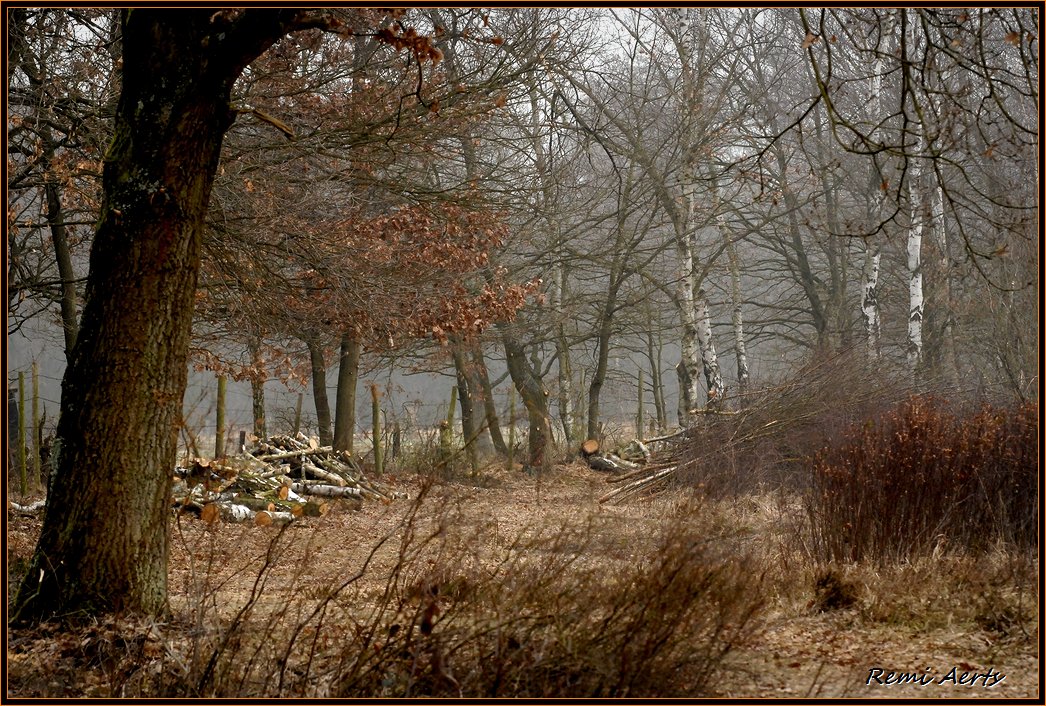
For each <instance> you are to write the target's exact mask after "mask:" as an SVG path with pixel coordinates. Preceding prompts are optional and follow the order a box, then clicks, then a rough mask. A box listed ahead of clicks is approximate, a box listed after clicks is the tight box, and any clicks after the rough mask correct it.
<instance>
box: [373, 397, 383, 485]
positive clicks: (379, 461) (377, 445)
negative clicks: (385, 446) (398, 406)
mask: <svg viewBox="0 0 1046 706" xmlns="http://www.w3.org/2000/svg"><path fill="white" fill-rule="evenodd" d="M380 397H381V393H380V392H378V385H377V383H373V382H372V383H371V384H370V414H371V424H372V427H373V431H372V433H373V435H374V475H376V476H380V475H381V473H382V465H383V463H384V459H383V458H382V453H381V451H382V449H381V405H380V404H379V403H378V399H379V398H380Z"/></svg>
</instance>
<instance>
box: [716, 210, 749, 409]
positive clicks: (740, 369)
mask: <svg viewBox="0 0 1046 706" xmlns="http://www.w3.org/2000/svg"><path fill="white" fill-rule="evenodd" d="M720 229H721V230H722V232H723V245H724V247H725V249H726V258H727V265H728V267H729V268H730V300H731V301H730V303H731V308H730V323H731V324H732V325H733V329H734V357H735V358H736V359H737V391H738V393H739V394H740V395H742V397H743V396H744V395H745V393H747V392H748V351H747V349H746V348H745V326H744V312H743V311H742V309H741V301H742V300H741V262H740V260H739V259H738V257H737V248H736V247H735V246H734V240H733V238H731V237H730V234H729V233H727V231H726V230H725V229H724V228H723V226H722V223H720Z"/></svg>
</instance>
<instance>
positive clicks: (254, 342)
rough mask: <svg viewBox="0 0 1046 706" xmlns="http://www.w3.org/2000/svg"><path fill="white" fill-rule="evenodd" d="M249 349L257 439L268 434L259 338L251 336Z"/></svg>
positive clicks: (263, 437) (252, 414) (252, 403)
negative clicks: (252, 370)
mask: <svg viewBox="0 0 1046 706" xmlns="http://www.w3.org/2000/svg"><path fill="white" fill-rule="evenodd" d="M249 349H250V353H251V364H252V368H253V369H254V374H252V375H251V416H252V417H253V419H254V435H255V436H256V437H258V438H259V439H266V438H268V436H269V435H268V433H267V430H266V423H265V378H264V377H262V376H261V368H262V360H261V340H260V339H257V338H252V339H251V342H250V344H249Z"/></svg>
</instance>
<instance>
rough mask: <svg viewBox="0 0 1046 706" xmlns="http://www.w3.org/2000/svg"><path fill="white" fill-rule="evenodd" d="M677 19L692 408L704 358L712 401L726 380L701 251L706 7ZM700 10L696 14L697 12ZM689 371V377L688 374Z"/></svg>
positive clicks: (687, 392) (682, 299)
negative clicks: (699, 32)
mask: <svg viewBox="0 0 1046 706" xmlns="http://www.w3.org/2000/svg"><path fill="white" fill-rule="evenodd" d="M666 12H667V13H668V14H669V17H672V18H673V19H674V22H675V30H676V32H677V40H678V42H677V47H678V51H679V60H680V67H681V80H682V93H683V110H682V118H681V119H682V120H683V121H684V123H683V125H682V129H681V131H680V134H681V143H682V144H681V152H682V155H683V157H682V160H683V163H682V169H681V184H680V187H681V191H682V197H683V198H682V206H683V212H684V213H683V218H682V226H683V228H682V232H679V228H678V227H677V232H676V250H677V253H678V255H679V260H680V270H681V277H680V294H679V305H680V314H681V318H682V325H683V336H682V341H681V348H682V358H683V360H682V363H681V364H682V366H683V368H684V369H685V370H684V371H680V372H681V374H680V383H681V389H680V396H681V400H680V403H681V404H680V406H681V407H685V409H686V410H687V411H689V410H691V409H694V408H696V407H697V398H698V380H699V369H698V363H699V361H700V365H701V369H702V371H703V372H704V375H705V381H706V383H707V385H708V402H709V404H710V405H717V404H719V402H720V401H721V400H722V398H723V378H722V375H721V374H720V372H719V359H718V356H717V354H716V349H715V343H714V341H713V340H712V327H711V317H710V313H709V307H708V302H707V300H706V299H705V296H704V292H703V290H702V289H701V282H700V279H701V275H700V272H701V268H700V261H699V258H698V253H697V249H698V248H697V245H698V244H697V228H696V221H697V219H696V214H697V210H698V193H697V182H698V178H697V177H698V172H699V154H698V153H699V144H698V124H697V120H698V118H699V116H700V111H701V108H700V103H701V87H700V74H699V68H700V67H699V65H700V63H701V62H700V59H699V52H700V46H699V43H698V42H697V41H696V37H695V29H696V27H695V20H697V21H698V22H699V21H700V20H699V16H698V15H697V14H696V13H700V12H701V10H699V9H697V8H672V9H669V10H667V11H666ZM691 13H695V14H693V15H692V14H691ZM683 372H685V375H684V374H682V373H683Z"/></svg>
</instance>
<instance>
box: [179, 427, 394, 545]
mask: <svg viewBox="0 0 1046 706" xmlns="http://www.w3.org/2000/svg"><path fill="white" fill-rule="evenodd" d="M398 497H404V496H403V494H402V493H394V492H391V491H389V490H388V489H385V488H382V487H381V486H380V485H378V484H377V483H375V482H373V481H369V480H367V479H366V478H365V477H364V474H363V469H362V468H360V465H359V463H358V462H357V461H356V459H354V458H353V457H352V456H351V455H350V454H349V453H347V452H345V451H335V450H333V449H332V448H331V447H330V446H319V445H318V444H317V443H316V441H315V440H312V439H309V438H307V437H305V436H304V435H302V434H299V435H298V436H297V437H296V438H295V437H290V436H273V437H270V438H269V439H268V440H267V441H263V442H259V443H258V444H257V446H256V447H255V448H253V449H251V450H250V451H246V450H245V451H244V452H242V453H240V454H238V455H236V456H229V457H227V458H224V459H216V460H210V459H203V458H195V459H192V460H191V461H190V462H188V464H187V465H186V466H179V467H178V468H176V469H175V478H174V486H173V489H172V505H173V507H174V509H175V511H177V512H180V513H190V514H193V515H195V516H197V517H199V518H200V519H202V520H203V521H204V522H207V523H214V522H217V521H218V520H224V521H226V522H254V524H255V525H258V526H266V525H280V524H287V523H289V522H293V521H294V520H295V519H296V518H299V517H320V516H322V515H326V514H327V512H328V511H329V510H330V505H329V503H328V500H329V499H331V498H355V499H358V500H362V499H365V498H372V499H375V500H380V501H382V502H385V503H388V502H391V501H392V500H393V499H395V498H398Z"/></svg>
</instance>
